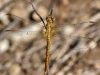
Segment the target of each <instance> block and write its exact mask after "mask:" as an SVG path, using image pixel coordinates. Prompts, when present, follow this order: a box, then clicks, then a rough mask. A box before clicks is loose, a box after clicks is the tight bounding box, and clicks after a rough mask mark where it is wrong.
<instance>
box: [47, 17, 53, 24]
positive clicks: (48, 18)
mask: <svg viewBox="0 0 100 75" xmlns="http://www.w3.org/2000/svg"><path fill="white" fill-rule="evenodd" d="M46 20H47V22H48V23H53V22H54V18H53V17H52V16H47V18H46Z"/></svg>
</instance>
